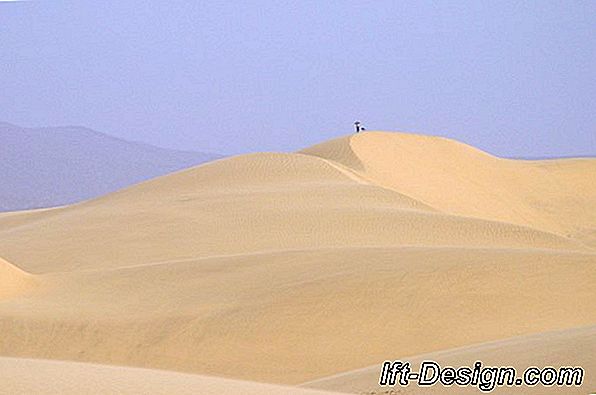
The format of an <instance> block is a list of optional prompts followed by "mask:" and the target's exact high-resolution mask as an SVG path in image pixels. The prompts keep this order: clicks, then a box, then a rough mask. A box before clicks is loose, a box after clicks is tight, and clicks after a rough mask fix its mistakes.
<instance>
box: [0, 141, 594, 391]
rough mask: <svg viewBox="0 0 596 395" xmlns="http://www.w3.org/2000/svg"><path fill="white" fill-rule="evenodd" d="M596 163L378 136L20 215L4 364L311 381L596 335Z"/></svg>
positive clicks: (3, 312)
mask: <svg viewBox="0 0 596 395" xmlns="http://www.w3.org/2000/svg"><path fill="white" fill-rule="evenodd" d="M595 166H596V160H588V159H585V160H562V161H532V162H528V161H512V160H504V159H499V158H495V157H492V156H490V155H488V154H485V153H482V152H480V151H477V150H475V149H473V148H471V147H468V146H465V145H463V144H460V143H456V142H453V141H449V140H445V139H438V138H431V137H423V136H414V135H406V134H397V133H396V134H390V133H380V132H369V133H364V134H361V135H358V136H352V137H346V138H342V139H338V140H335V141H331V142H328V143H324V144H322V145H319V146H316V147H312V148H309V149H306V150H304V151H303V152H302V153H295V154H282V153H260V154H250V155H242V156H238V157H234V158H228V159H223V160H219V161H215V162H212V163H208V164H205V165H202V166H199V167H195V168H192V169H188V170H184V171H181V172H177V173H174V174H171V175H168V176H164V177H161V178H158V179H154V180H151V181H148V182H145V183H142V184H138V185H135V186H133V187H130V188H127V189H125V190H121V191H119V192H116V193H112V194H110V195H107V196H104V197H102V198H98V199H95V200H91V201H87V202H84V203H80V204H76V205H72V206H67V207H63V208H56V209H52V210H43V211H34V212H24V213H8V214H1V215H0V255H1V256H3V257H4V258H6V259H7V260H8V261H10V262H12V263H14V264H16V265H18V267H19V268H21V269H23V270H25V271H27V272H29V273H33V275H28V274H25V273H22V272H20V271H18V270H16V267H14V266H10V265H8V264H6V265H4V266H2V267H5V268H7V269H6V270H4V271H5V272H6V273H11V274H6V275H3V272H4V271H2V269H1V268H2V267H0V281H4V280H2V278H6V279H8V280H7V282H6V283H7V284H8V283H10V284H16V283H18V282H19V281H21V280H22V279H25V278H27V279H31V278H34V279H35V286H32V287H29V288H26V289H25V288H19V293H11V297H9V298H5V299H2V300H0V333H2V336H1V337H0V355H3V356H13V357H26V358H45V359H60V360H73V361H85V362H94V363H101V364H115V365H129V366H137V367H147V368H154V369H168V370H176V371H182V372H190V373H197V374H207V375H213V376H224V377H228V378H234V379H243V380H249V381H262V382H269V383H284V384H298V383H303V382H305V381H309V380H315V379H319V378H323V377H328V376H331V375H334V374H337V373H340V372H346V371H350V370H354V369H359V368H362V367H366V366H371V365H374V364H376V363H378V362H379V361H382V360H384V359H387V358H392V357H394V356H407V355H419V354H424V353H432V352H439V351H441V350H448V349H453V348H457V347H465V346H469V345H471V344H477V343H483V342H488V341H498V340H501V339H506V338H511V337H514V336H521V335H531V334H539V333H544V332H548V331H558V330H572V329H573V328H578V327H586V326H591V325H595V324H596V308H595V307H596V305H595V302H594V301H595V300H596V293H595V291H594V290H595V289H596V250H595V249H594V248H595V246H596V245H595V244H594V243H593V239H594V232H595V230H596V217H595V215H596V214H595V213H594V210H593V207H596V190H594V188H595V187H594V185H595V184H596V183H595V182H594V177H595V175H596V171H594V170H595V169H596V167H595ZM9 276H10V277H9ZM15 278H16V279H17V280H14V279H15ZM18 279H21V280H18ZM570 333H571V332H570ZM573 344H575V343H573ZM573 344H571V343H569V347H568V348H567V350H568V352H569V353H571V355H572V354H573V352H574V350H575V348H574V347H575V346H574V345H573ZM588 344H589V345H590V346H593V345H594V341H593V340H590V341H589V343H588ZM561 347H562V348H565V347H567V346H565V345H563V346H561ZM478 352H481V351H478ZM512 355H515V354H512ZM512 358H513V356H512ZM515 358H518V357H516V356H515ZM519 358H520V359H519V360H520V361H522V359H521V356H520V357H519ZM524 361H525V360H524ZM363 380H364V379H363ZM360 384H363V385H366V383H365V382H364V381H363V382H361V383H360ZM360 384H359V385H360ZM373 384H374V383H373ZM338 389H341V390H344V391H345V390H348V389H349V388H348V389H346V388H338Z"/></svg>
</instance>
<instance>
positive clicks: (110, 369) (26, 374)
mask: <svg viewBox="0 0 596 395" xmlns="http://www.w3.org/2000/svg"><path fill="white" fill-rule="evenodd" d="M0 383H2V385H1V386H0V394H6V395H13V394H36V395H50V394H51V395H58V394H60V395H112V394H113V395H116V394H118V395H122V394H144V395H172V394H176V395H197V394H201V395H226V394H229V395H237V394H245V395H278V394H293V395H333V394H337V393H336V392H328V391H320V390H314V389H306V388H304V389H301V388H295V387H285V386H278V385H271V384H261V383H252V382H247V381H240V380H229V379H222V378H217V377H209V376H199V375H191V374H181V373H176V372H168V371H162V370H149V369H137V368H128V367H122V366H108V365H95V364H88V363H77V362H66V361H48V360H36V359H25V358H2V357H0Z"/></svg>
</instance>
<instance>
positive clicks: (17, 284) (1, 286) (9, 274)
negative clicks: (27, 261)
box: [0, 258, 34, 300]
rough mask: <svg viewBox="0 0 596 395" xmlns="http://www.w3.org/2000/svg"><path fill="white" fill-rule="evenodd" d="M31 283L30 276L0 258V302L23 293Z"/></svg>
mask: <svg viewBox="0 0 596 395" xmlns="http://www.w3.org/2000/svg"><path fill="white" fill-rule="evenodd" d="M33 283H34V280H33V278H32V276H30V275H29V274H28V273H26V272H24V271H22V270H21V269H19V268H18V267H16V266H15V265H12V264H10V263H8V262H7V261H5V260H4V259H2V258H0V300H2V299H4V298H8V297H12V296H15V295H18V294H21V293H23V292H25V291H26V290H27V289H29V288H30V287H31V286H32V285H33Z"/></svg>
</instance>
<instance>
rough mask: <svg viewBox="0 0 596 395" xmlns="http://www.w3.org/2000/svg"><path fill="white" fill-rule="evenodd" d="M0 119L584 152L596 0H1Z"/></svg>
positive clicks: (264, 144)
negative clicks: (363, 135) (406, 137)
mask: <svg viewBox="0 0 596 395" xmlns="http://www.w3.org/2000/svg"><path fill="white" fill-rule="evenodd" d="M0 62H1V68H0V121H6V122H11V123H16V124H20V125H23V126H46V125H85V126H89V127H91V128H94V129H97V130H100V131H104V132H107V133H110V134H114V135H117V136H120V137H123V138H126V139H133V140H141V141H146V142H150V143H153V144H156V145H160V146H165V147H174V148H182V149H193V150H203V151H213V152H220V153H228V154H231V153H240V152H248V151H264V150H295V149H299V148H301V147H304V146H307V145H310V144H313V143H316V142H319V141H321V140H325V139H328V138H331V137H334V136H338V135H341V134H345V133H350V132H351V131H352V122H353V121H354V120H355V119H359V120H361V121H363V122H364V124H365V125H366V126H367V127H368V128H369V129H384V130H404V131H413V132H420V133H427V134H438V135H444V136H449V137H453V138H456V139H459V140H463V141H465V142H467V143H469V144H472V145H475V146H477V147H480V148H482V149H485V150H487V151H489V152H492V153H494V154H498V155H504V156H552V155H582V154H583V155H585V154H590V155H594V154H596V116H595V114H596V105H595V104H596V1H581V2H579V1H556V2H555V1H532V2H524V1H496V2H487V1H461V2H447V1H440V2H420V1H408V2H397V1H388V2H384V1H370V2H368V1H367V2H364V1H362V2H349V1H287V2H284V1H275V2H274V1H268V2H260V1H210V2H202V1H187V2H176V1H154V2H151V4H149V2H137V1H93V2H92V1H85V2H80V1H76V2H74V1H73V2H64V1H31V2H10V3H9V2H6V3H5V2H2V3H0Z"/></svg>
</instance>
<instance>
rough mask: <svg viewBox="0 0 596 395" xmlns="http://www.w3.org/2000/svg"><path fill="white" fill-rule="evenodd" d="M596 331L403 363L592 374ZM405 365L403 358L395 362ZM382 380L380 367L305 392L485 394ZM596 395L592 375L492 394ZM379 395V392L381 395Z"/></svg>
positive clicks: (335, 378) (519, 372)
mask: <svg viewBox="0 0 596 395" xmlns="http://www.w3.org/2000/svg"><path fill="white" fill-rule="evenodd" d="M595 337H596V326H591V327H585V328H576V329H568V330H565V331H560V332H547V333H540V334H536V335H529V336H520V337H515V338H512V339H505V340H501V341H496V342H491V343H484V344H478V345H472V346H468V347H463V348H457V349H453V350H447V351H439V352H435V353H430V354H425V355H420V356H414V357H409V358H408V357H406V358H402V360H404V361H409V362H410V364H411V366H412V367H413V369H416V370H418V369H419V367H420V363H421V362H422V361H424V360H432V361H437V362H439V363H440V364H441V366H443V367H445V366H453V367H456V368H457V367H460V366H473V365H474V362H476V361H477V360H481V361H482V362H483V366H513V367H515V369H516V370H517V375H518V377H521V375H522V374H523V371H524V370H525V369H526V368H527V367H529V366H539V367H540V368H542V367H545V366H555V367H556V369H558V368H559V367H560V366H573V367H576V366H581V367H583V368H584V370H585V371H586V372H593V371H594V369H596V344H595V342H594V338H595ZM395 359H399V358H395ZM379 375H380V364H377V365H374V366H371V367H368V368H364V369H358V370H356V371H353V372H345V373H342V374H338V375H336V376H333V377H328V378H324V379H320V380H316V381H313V382H310V383H306V384H304V385H303V386H304V387H308V388H310V387H312V388H333V389H336V390H341V389H342V388H343V389H345V390H346V391H347V392H351V393H367V394H371V393H377V394H381V393H383V392H382V391H390V390H392V389H393V390H394V391H395V394H454V393H458V394H479V393H481V392H480V391H479V390H478V388H477V387H473V386H469V387H457V386H454V387H445V386H441V385H439V384H437V385H434V386H431V387H418V386H416V385H410V386H408V387H406V388H404V387H400V386H395V387H380V386H378V385H376V382H378V380H379ZM595 389H596V377H595V376H594V375H593V374H586V375H585V377H584V381H583V384H582V385H581V386H579V387H576V386H567V387H557V386H553V387H545V386H542V385H537V386H535V387H531V386H520V387H506V386H505V387H496V388H495V389H494V391H492V392H491V393H492V394H513V393H520V394H540V395H542V394H561V393H564V394H588V393H593V392H594V390H595ZM375 391H376V392H375Z"/></svg>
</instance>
